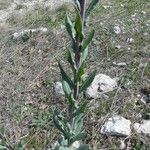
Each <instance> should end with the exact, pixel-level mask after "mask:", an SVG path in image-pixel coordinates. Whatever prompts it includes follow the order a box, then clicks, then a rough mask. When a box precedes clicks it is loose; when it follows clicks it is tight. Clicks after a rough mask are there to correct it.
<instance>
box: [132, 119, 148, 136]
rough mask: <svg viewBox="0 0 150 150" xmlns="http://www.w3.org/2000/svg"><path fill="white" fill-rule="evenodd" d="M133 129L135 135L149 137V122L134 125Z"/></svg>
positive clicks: (144, 121)
mask: <svg viewBox="0 0 150 150" xmlns="http://www.w3.org/2000/svg"><path fill="white" fill-rule="evenodd" d="M133 127H134V130H135V131H136V132H137V133H143V134H146V135H148V136H150V120H143V122H142V123H141V124H140V123H135V124H134V126H133Z"/></svg>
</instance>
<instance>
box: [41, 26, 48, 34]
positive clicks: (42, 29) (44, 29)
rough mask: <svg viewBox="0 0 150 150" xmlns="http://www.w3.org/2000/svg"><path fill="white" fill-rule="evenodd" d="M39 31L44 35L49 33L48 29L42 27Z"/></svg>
mask: <svg viewBox="0 0 150 150" xmlns="http://www.w3.org/2000/svg"><path fill="white" fill-rule="evenodd" d="M39 31H41V32H42V33H46V32H47V31H48V29H47V28H43V27H41V28H39Z"/></svg>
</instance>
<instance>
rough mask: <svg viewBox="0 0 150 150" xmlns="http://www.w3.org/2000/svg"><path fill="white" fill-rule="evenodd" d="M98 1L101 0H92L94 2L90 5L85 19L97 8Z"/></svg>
mask: <svg viewBox="0 0 150 150" xmlns="http://www.w3.org/2000/svg"><path fill="white" fill-rule="evenodd" d="M98 1H99V0H92V2H91V3H90V4H89V6H88V8H87V10H86V11H85V18H87V17H88V16H89V15H90V13H91V12H92V11H93V9H94V8H95V6H96V4H97V3H98Z"/></svg>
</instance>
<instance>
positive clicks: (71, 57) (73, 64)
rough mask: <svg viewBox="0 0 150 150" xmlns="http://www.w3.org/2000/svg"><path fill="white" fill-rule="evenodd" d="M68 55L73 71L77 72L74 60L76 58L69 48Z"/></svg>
mask: <svg viewBox="0 0 150 150" xmlns="http://www.w3.org/2000/svg"><path fill="white" fill-rule="evenodd" d="M67 52H68V55H67V56H68V57H67V60H68V62H69V63H70V65H71V68H72V70H73V72H74V73H75V72H76V69H75V62H74V59H73V56H72V53H71V51H70V50H69V49H68V51H67Z"/></svg>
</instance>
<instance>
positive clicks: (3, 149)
mask: <svg viewBox="0 0 150 150" xmlns="http://www.w3.org/2000/svg"><path fill="white" fill-rule="evenodd" d="M0 150H9V149H8V148H7V147H6V146H3V145H0Z"/></svg>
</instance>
